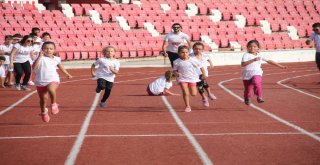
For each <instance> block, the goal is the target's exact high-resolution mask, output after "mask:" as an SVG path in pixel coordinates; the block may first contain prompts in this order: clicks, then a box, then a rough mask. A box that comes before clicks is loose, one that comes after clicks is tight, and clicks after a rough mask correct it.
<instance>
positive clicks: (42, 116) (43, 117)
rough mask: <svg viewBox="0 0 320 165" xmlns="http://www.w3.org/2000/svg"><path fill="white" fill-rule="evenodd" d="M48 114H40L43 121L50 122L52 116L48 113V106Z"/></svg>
mask: <svg viewBox="0 0 320 165" xmlns="http://www.w3.org/2000/svg"><path fill="white" fill-rule="evenodd" d="M46 111H47V112H46V114H42V113H41V114H40V116H41V118H42V121H43V122H46V123H48V122H49V121H50V116H49V114H48V109H47V108H46Z"/></svg>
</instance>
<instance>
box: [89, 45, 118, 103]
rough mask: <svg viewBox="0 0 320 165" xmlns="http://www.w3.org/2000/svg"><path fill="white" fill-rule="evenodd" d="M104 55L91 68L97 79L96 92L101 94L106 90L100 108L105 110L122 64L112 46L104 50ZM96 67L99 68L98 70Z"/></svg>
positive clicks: (93, 75)
mask: <svg viewBox="0 0 320 165" xmlns="http://www.w3.org/2000/svg"><path fill="white" fill-rule="evenodd" d="M102 53H103V55H104V57H102V58H99V59H98V60H97V61H96V62H95V63H93V64H92V66H91V74H92V77H96V78H98V79H97V88H96V92H97V93H100V91H101V90H105V92H104V95H103V97H102V99H101V102H100V107H101V108H104V107H105V105H106V101H107V99H108V98H109V96H110V93H111V89H112V87H113V82H114V78H115V77H116V74H118V73H119V69H120V62H119V61H118V60H117V59H116V58H115V54H116V49H115V48H114V47H112V46H108V47H105V48H103V50H102ZM96 66H98V68H97V70H96V68H95V67H96Z"/></svg>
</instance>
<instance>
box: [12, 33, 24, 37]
mask: <svg viewBox="0 0 320 165" xmlns="http://www.w3.org/2000/svg"><path fill="white" fill-rule="evenodd" d="M12 37H13V38H22V35H21V34H19V33H17V34H14V35H13V36H12Z"/></svg>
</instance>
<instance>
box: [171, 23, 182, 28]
mask: <svg viewBox="0 0 320 165" xmlns="http://www.w3.org/2000/svg"><path fill="white" fill-rule="evenodd" d="M176 25H178V26H180V28H181V29H182V26H181V24H179V23H174V24H172V26H171V28H173V27H174V26H176Z"/></svg>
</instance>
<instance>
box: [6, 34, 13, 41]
mask: <svg viewBox="0 0 320 165" xmlns="http://www.w3.org/2000/svg"><path fill="white" fill-rule="evenodd" d="M4 39H5V40H7V39H9V40H12V39H13V37H12V35H5V36H4Z"/></svg>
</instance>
